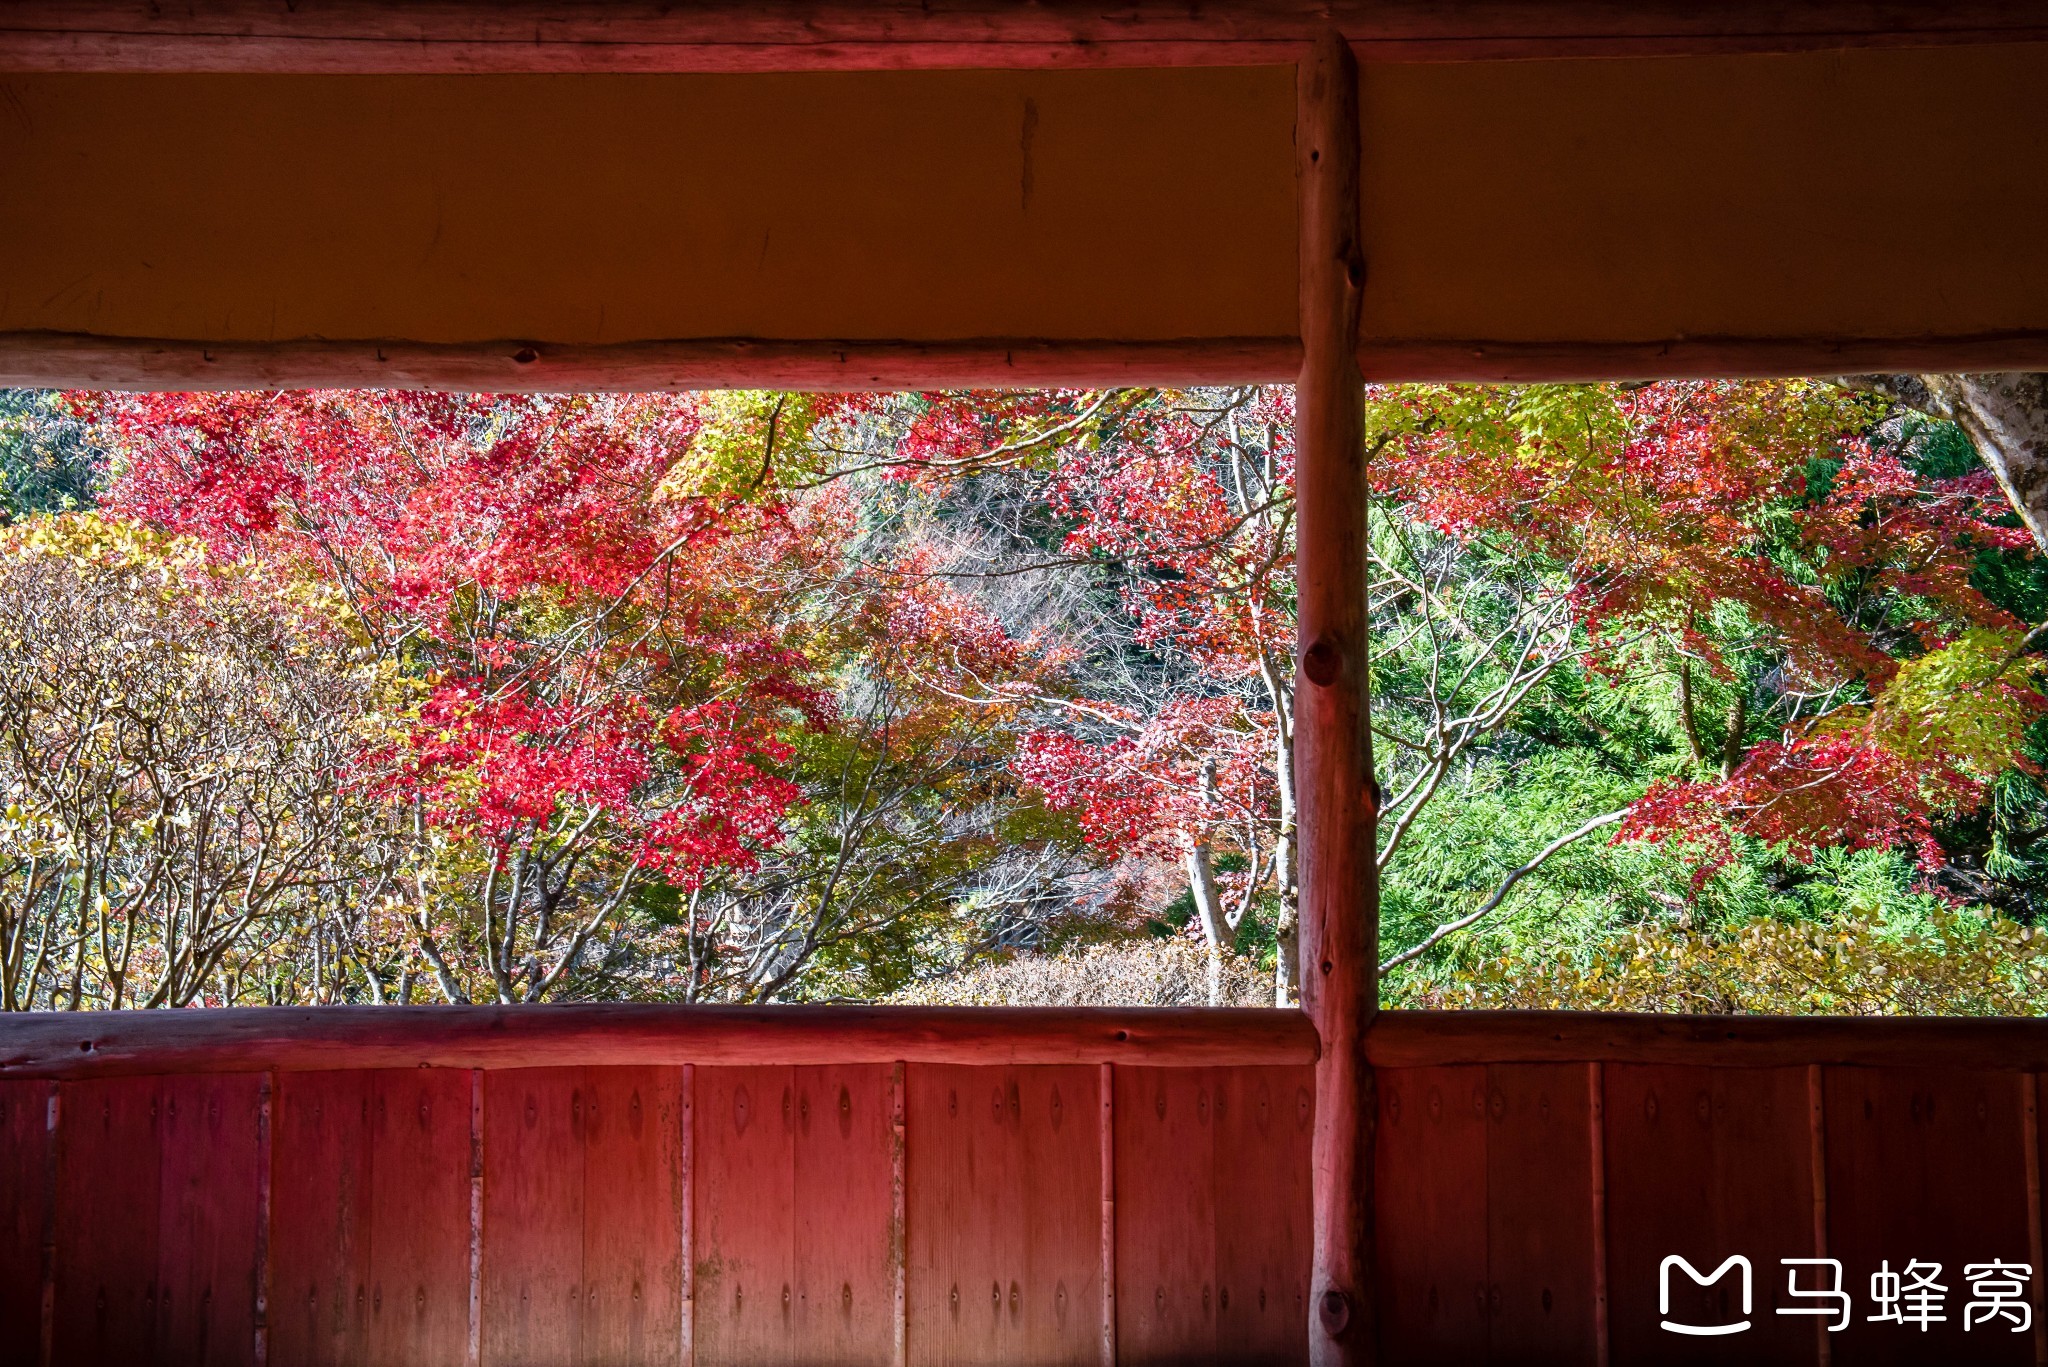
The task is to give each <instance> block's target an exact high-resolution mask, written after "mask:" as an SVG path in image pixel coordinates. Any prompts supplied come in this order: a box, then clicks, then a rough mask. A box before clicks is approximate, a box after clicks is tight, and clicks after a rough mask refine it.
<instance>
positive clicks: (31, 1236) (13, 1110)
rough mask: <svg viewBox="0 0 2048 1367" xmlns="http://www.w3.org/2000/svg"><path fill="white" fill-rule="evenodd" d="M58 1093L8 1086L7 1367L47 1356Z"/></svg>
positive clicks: (1, 1278)
mask: <svg viewBox="0 0 2048 1367" xmlns="http://www.w3.org/2000/svg"><path fill="white" fill-rule="evenodd" d="M55 1091H56V1088H55V1087H54V1086H53V1085H52V1084H50V1083H47V1082H0V1367H35V1364H36V1363H37V1362H38V1361H39V1360H40V1358H41V1356H42V1338H43V1288H44V1285H45V1281H46V1272H47V1269H46V1268H45V1266H44V1251H45V1247H46V1245H47V1241H48V1240H49V1239H50V1238H51V1237H52V1236H53V1235H54V1233H55V1229H54V1225H53V1216H54V1213H55V1208H54V1204H53V1198H54V1197H55V1194H56V1193H55V1192H54V1190H53V1189H52V1182H51V1177H52V1176H53V1170H52V1167H51V1160H52V1158H53V1157H54V1154H53V1150H52V1144H53V1138H54V1137H53V1136H52V1134H51V1132H50V1124H49V1114H50V1104H51V1099H52V1097H53V1096H54V1094H55Z"/></svg>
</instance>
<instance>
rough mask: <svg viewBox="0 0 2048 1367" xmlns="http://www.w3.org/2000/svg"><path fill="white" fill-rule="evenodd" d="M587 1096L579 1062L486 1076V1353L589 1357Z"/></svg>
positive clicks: (566, 1359) (504, 1359)
mask: <svg viewBox="0 0 2048 1367" xmlns="http://www.w3.org/2000/svg"><path fill="white" fill-rule="evenodd" d="M586 1099H587V1098H586V1096H585V1092H584V1077H583V1070H582V1069H580V1068H519V1069H508V1070H506V1071H504V1072H496V1073H487V1074H485V1076H484V1127H483V1128H484V1220H483V1227H484V1262H483V1360H484V1361H485V1362H487V1363H492V1364H506V1365H507V1367H527V1365H528V1364H531V1367H561V1364H564V1363H573V1362H577V1361H580V1359H581V1347H582V1328H583V1313H582V1312H583V1185H584V1161H583V1160H584V1153H583V1147H584V1131H583V1110H584V1105H585V1102H586Z"/></svg>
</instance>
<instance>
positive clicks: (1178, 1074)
mask: <svg viewBox="0 0 2048 1367" xmlns="http://www.w3.org/2000/svg"><path fill="white" fill-rule="evenodd" d="M1114 1085H1115V1089H1116V1090H1115V1105H1114V1108H1113V1113H1114V1116H1115V1137H1116V1144H1115V1177H1114V1181H1115V1189H1116V1191H1117V1211H1118V1219H1117V1221H1116V1224H1115V1247H1116V1268H1115V1271H1116V1283H1117V1284H1116V1296H1115V1302H1116V1306H1117V1335H1116V1343H1117V1350H1118V1351H1117V1357H1116V1360H1117V1361H1119V1362H1124V1363H1174V1362H1215V1363H1241V1364H1253V1363H1272V1364H1280V1363H1295V1362H1299V1361H1301V1359H1302V1356H1303V1354H1305V1353H1306V1352H1307V1347H1308V1344H1307V1332H1308V1312H1309V1305H1308V1278H1307V1268H1308V1247H1309V1237H1310V1220H1311V1216H1310V1210H1309V1199H1310V1198H1309V1181H1308V1149H1309V1143H1310V1137H1311V1130H1312V1127H1313V1124H1314V1114H1315V1108H1314V1101H1313V1090H1312V1089H1313V1086H1314V1079H1313V1075H1312V1074H1311V1073H1310V1072H1309V1071H1308V1070H1307V1069H1304V1068H1291V1069H1290V1068H1272V1069H1242V1070H1240V1069H1177V1068H1122V1069H1117V1070H1116V1077H1115V1084H1114Z"/></svg>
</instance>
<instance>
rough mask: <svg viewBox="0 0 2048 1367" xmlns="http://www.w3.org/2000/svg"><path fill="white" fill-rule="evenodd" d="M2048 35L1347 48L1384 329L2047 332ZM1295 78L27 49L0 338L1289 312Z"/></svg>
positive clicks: (1575, 334)
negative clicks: (438, 69)
mask: <svg viewBox="0 0 2048 1367" xmlns="http://www.w3.org/2000/svg"><path fill="white" fill-rule="evenodd" d="M2044 90H2048V48H2043V47H2041V46H2037V45H2008V46H2001V47H1960V48H1933V49H1919V50H1884V51H1859V52H1852V53H1812V54H1803V55H1793V56H1740V57H1729V56H1719V57H1689V58H1646V59H1624V60H1573V61H1532V62H1484V63H1476V62H1475V63H1447V64H1418V65H1384V66H1381V65H1369V66H1367V67H1366V69H1365V74H1364V91H1363V99H1362V114H1363V120H1364V135H1365V165H1364V195H1363V198H1364V206H1365V208H1364V213H1365V224H1364V238H1365V246H1366V256H1367V262H1368V280H1367V286H1366V291H1365V319H1364V333H1365V337H1366V339H1367V343H1368V345H1374V344H1393V345H1398V344H1399V343H1401V342H1404V341H1414V342H1431V341H1441V340H1465V339H1471V340H1481V341H1502V342H1535V343H1543V342H1560V343H1571V342H1586V343H1602V342H1642V341H1668V340H1672V339H1680V338H1714V337H1727V338H1736V339H1774V338H1775V339H1784V338H1791V339H1799V338H1852V339H1853V338H1914V337H1923V336H1937V337H1966V336H1972V335H1979V334H1985V333H1999V332H2005V331H2024V330H2042V331H2048V250H2044V246H2043V244H2044V243H2048V176H2043V175H2042V174H2040V173H2039V169H2038V168H2039V167H2041V166H2042V165H2044V164H2048V97H2044V96H2043V94H2042V92H2043V91H2044ZM1293 111H1294V91H1293V73H1292V70H1291V69H1288V68H1280V67H1272V68H1248V69H1208V70H1179V71H1161V70H1106V71H1092V72H1057V73H1055V72H987V71H981V72H897V73H859V74H809V75H789V76H591V77H584V76H473V77H464V76H412V77H403V76H401V77H369V76H195V75H132V76H113V75H92V76H87V75H69V76H26V77H14V78H10V79H8V80H7V81H6V82H4V84H0V186H4V187H5V188H4V192H0V334H4V333H8V332H21V331H27V330H37V329H47V330H53V331H59V332H69V333H90V334H98V335H100V336H111V337H160V338H174V339H187V340H193V341H201V342H206V341H218V342H238V341H239V342H259V343H260V342H267V341H282V340H291V339H308V338H327V339H392V340H409V341H418V342H455V343H460V342H481V341H493V340H500V339H508V338H516V339H530V340H534V341H540V342H558V343H602V342H626V341H636V340H649V339H688V338H716V337H759V338H788V339H807V338H845V339H855V340H857V339H903V340H909V341H946V340H953V339H968V338H1004V337H1008V338H1049V339H1062V338H1068V339H1079V338H1099V339H1130V340H1158V339H1174V338H1204V337H1259V336H1284V335H1287V334H1290V333H1292V332H1293V330H1294V328H1295V313H1296V300H1295V291H1296V285H1295V271H1294V235H1295V229H1294V210H1293V168H1292V151H1291V141H1290V138H1291V127H1292V121H1293Z"/></svg>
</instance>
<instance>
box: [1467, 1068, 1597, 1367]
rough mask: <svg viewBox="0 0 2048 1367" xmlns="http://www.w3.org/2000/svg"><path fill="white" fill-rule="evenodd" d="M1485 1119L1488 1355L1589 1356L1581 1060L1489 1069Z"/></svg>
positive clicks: (1589, 1205) (1586, 1101)
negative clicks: (1486, 1126) (1577, 1062)
mask: <svg viewBox="0 0 2048 1367" xmlns="http://www.w3.org/2000/svg"><path fill="white" fill-rule="evenodd" d="M1487 1121H1488V1129H1487V1139H1486V1201H1487V1283H1486V1307H1487V1320H1488V1323H1487V1338H1488V1342H1489V1345H1490V1352H1489V1358H1490V1360H1492V1361H1495V1362H1513V1363H1528V1364H1532V1367H1533V1364H1542V1363H1555V1364H1560V1367H1565V1365H1567V1364H1571V1365H1576V1364H1582V1363H1586V1362H1591V1361H1593V1360H1594V1359H1595V1358H1596V1357H1597V1355H1598V1348H1597V1337H1598V1330H1597V1325H1596V1319H1595V1313H1594V1312H1595V1304H1594V1285H1593V1263H1594V1237H1593V1200H1592V1191H1591V1173H1592V1166H1593V1164H1592V1116H1591V1103H1590V1098H1589V1096H1588V1094H1587V1090H1586V1073H1585V1068H1584V1066H1583V1065H1580V1064H1573V1063H1546V1064H1495V1065H1493V1066H1492V1067H1491V1068H1489V1069H1488V1070H1487Z"/></svg>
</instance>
